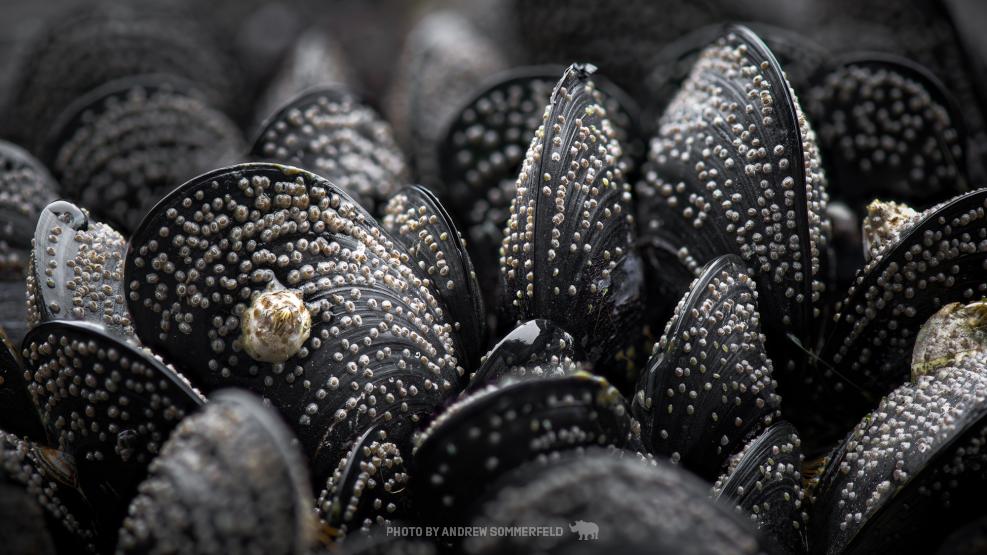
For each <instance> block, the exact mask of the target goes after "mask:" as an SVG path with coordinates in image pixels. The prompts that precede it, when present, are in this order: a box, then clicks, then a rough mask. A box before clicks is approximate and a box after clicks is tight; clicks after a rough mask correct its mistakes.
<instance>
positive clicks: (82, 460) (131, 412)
mask: <svg viewBox="0 0 987 555" xmlns="http://www.w3.org/2000/svg"><path fill="white" fill-rule="evenodd" d="M22 354H23V358H24V363H25V366H26V368H27V370H28V377H29V378H30V379H29V382H28V388H29V390H30V392H31V395H32V397H33V399H34V403H35V404H36V405H37V406H38V408H39V410H40V412H41V419H42V422H43V423H44V426H45V429H46V431H47V435H48V440H49V441H48V443H49V445H51V446H53V447H55V448H57V449H59V450H60V451H64V452H66V453H68V454H69V455H71V456H72V457H73V458H74V459H75V462H76V465H77V468H78V476H79V483H80V484H81V489H82V490H83V492H85V495H86V498H87V499H89V501H90V502H91V503H92V504H93V508H94V509H95V511H96V515H97V518H98V519H99V521H100V524H101V533H105V534H106V535H107V537H113V536H114V535H115V534H116V528H117V526H119V523H120V520H121V519H122V518H123V514H122V513H123V512H124V511H125V510H126V509H125V504H126V502H127V501H128V500H129V499H130V498H131V497H132V496H133V494H134V493H135V491H136V489H137V485H138V483H139V482H140V481H141V480H142V479H143V478H144V475H145V473H146V471H147V465H148V464H149V463H150V462H151V459H152V458H153V457H155V456H156V455H157V454H158V452H159V451H160V448H161V445H162V444H163V443H164V442H165V440H166V439H167V438H168V434H169V433H170V432H171V430H172V429H173V428H174V427H175V426H176V425H178V422H179V420H181V419H182V417H183V416H184V415H185V414H187V413H189V412H191V411H193V410H195V409H196V408H198V407H199V406H200V405H201V404H202V403H203V402H204V398H203V397H202V395H201V394H199V393H198V392H197V391H196V390H194V389H193V388H192V386H191V385H190V384H189V383H188V381H187V380H186V379H185V378H184V377H183V376H181V375H180V374H178V373H177V372H175V371H174V370H173V369H171V368H170V367H168V366H165V365H164V364H163V363H162V362H160V361H159V360H158V359H157V358H155V357H153V356H152V355H150V354H149V353H148V352H146V351H144V350H142V349H140V348H139V347H136V346H135V345H134V344H133V343H130V342H127V341H124V340H121V339H119V338H117V336H116V334H114V333H113V332H110V331H108V330H107V329H106V328H104V327H103V326H101V325H98V324H93V323H90V322H68V321H53V322H45V323H42V324H40V325H38V326H35V327H34V328H33V329H31V331H30V332H28V335H27V337H26V338H25V339H24V347H23V353H22Z"/></svg>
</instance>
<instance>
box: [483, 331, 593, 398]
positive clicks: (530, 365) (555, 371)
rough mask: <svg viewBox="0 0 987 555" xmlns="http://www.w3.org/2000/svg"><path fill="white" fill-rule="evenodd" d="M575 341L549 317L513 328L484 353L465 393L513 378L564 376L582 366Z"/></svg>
mask: <svg viewBox="0 0 987 555" xmlns="http://www.w3.org/2000/svg"><path fill="white" fill-rule="evenodd" d="M575 345H576V340H575V339H573V338H572V336H571V335H569V334H568V333H567V332H566V331H565V330H564V329H562V328H560V327H558V326H557V325H555V324H553V323H552V322H551V321H550V320H530V321H528V322H525V323H523V324H520V325H519V326H518V327H516V328H514V329H513V330H511V332H510V333H508V334H507V335H505V336H504V338H503V339H501V340H500V341H499V342H497V344H496V345H494V347H493V348H492V349H490V351H489V352H488V353H487V354H486V355H484V356H483V358H482V359H481V361H480V366H479V368H477V369H476V371H475V372H473V373H472V374H471V375H470V383H469V385H468V386H467V387H466V390H465V391H464V394H468V393H472V392H474V391H479V390H481V389H483V388H484V387H486V386H488V385H493V384H496V383H498V382H501V381H505V380H510V379H525V378H543V377H551V376H564V375H568V374H573V373H575V371H576V370H578V369H579V365H578V364H577V363H576V360H577V356H576V349H575Z"/></svg>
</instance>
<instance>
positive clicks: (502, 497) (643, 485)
mask: <svg viewBox="0 0 987 555" xmlns="http://www.w3.org/2000/svg"><path fill="white" fill-rule="evenodd" d="M498 486H499V487H497V489H496V491H495V493H494V495H492V496H490V497H489V498H488V500H486V501H485V502H483V503H482V506H481V507H480V508H479V510H478V511H476V512H477V516H476V517H475V518H474V519H473V522H472V524H473V525H474V526H481V527H486V529H487V530H491V529H504V530H506V529H512V528H513V527H530V526H537V527H540V528H539V529H540V530H541V533H540V534H537V535H535V536H534V537H521V536H512V535H508V534H496V535H495V534H489V535H488V536H487V537H474V538H466V539H465V540H464V541H463V545H464V552H465V553H468V554H471V555H481V554H483V555H485V554H491V555H492V554H495V553H496V554H499V553H532V552H537V553H546V554H548V553H551V554H555V553H559V554H561V553H565V554H573V553H574V554H590V553H601V552H611V551H612V552H615V553H628V554H642V555H643V554H645V553H684V554H690V555H700V554H714V553H715V554H726V553H731V554H734V553H737V554H739V553H751V554H753V553H763V552H764V551H765V548H764V547H763V546H764V543H763V542H761V541H760V540H759V538H758V537H757V534H756V533H755V531H754V530H753V528H752V527H751V526H750V525H749V524H748V523H747V522H745V521H744V519H743V518H742V517H741V516H740V515H737V514H736V513H735V512H734V511H731V510H730V508H729V506H727V505H726V504H720V503H714V502H711V501H710V500H709V499H707V498H706V492H707V491H708V485H707V484H705V483H704V482H703V481H702V480H699V479H698V478H696V477H695V476H693V475H691V474H689V473H688V472H686V471H685V470H683V469H682V468H680V467H677V466H675V465H672V464H669V463H667V462H666V461H663V460H657V461H655V460H650V461H649V460H643V459H642V458H640V457H639V456H637V455H634V454H630V453H613V452H608V451H606V450H603V449H600V448H593V449H586V450H585V451H576V452H571V453H568V454H563V455H562V456H561V457H558V458H550V459H547V460H543V461H538V462H536V463H530V464H528V465H526V466H523V467H521V468H519V469H518V470H516V471H515V472H514V473H513V474H512V475H510V476H508V477H507V478H505V479H503V480H502V481H501V482H499V483H498ZM501 527H502V528H501ZM481 529H482V528H481Z"/></svg>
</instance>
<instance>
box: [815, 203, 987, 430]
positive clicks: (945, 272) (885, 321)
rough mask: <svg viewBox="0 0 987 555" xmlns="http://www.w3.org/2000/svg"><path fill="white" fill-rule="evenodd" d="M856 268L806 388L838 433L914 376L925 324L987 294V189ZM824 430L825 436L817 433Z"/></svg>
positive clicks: (943, 207)
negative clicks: (912, 365) (943, 310)
mask: <svg viewBox="0 0 987 555" xmlns="http://www.w3.org/2000/svg"><path fill="white" fill-rule="evenodd" d="M896 235H897V237H898V238H897V240H896V241H895V242H893V243H891V244H888V245H887V246H885V247H884V248H883V249H881V250H880V251H879V252H877V253H875V257H874V258H872V259H871V260H870V262H868V263H867V265H866V266H864V267H863V268H862V269H860V270H859V271H858V272H857V276H856V278H855V280H854V284H853V286H851V287H850V290H849V291H848V293H847V295H846V296H845V298H844V299H843V300H842V301H841V302H840V303H839V304H838V305H837V314H836V316H835V322H834V324H833V329H832V331H831V333H830V334H829V337H828V338H827V340H826V343H825V344H824V346H823V349H822V351H821V353H820V356H819V362H818V364H817V366H816V368H814V369H813V370H812V371H811V372H808V373H806V375H805V377H804V379H805V382H804V384H805V385H804V386H803V391H805V392H806V393H807V394H808V398H807V400H806V403H807V405H808V406H812V407H827V411H826V416H825V417H823V415H822V414H821V413H819V412H818V411H807V412H806V413H805V414H806V415H812V414H813V413H815V416H816V419H815V421H816V422H820V423H824V424H825V425H826V427H828V428H829V431H828V432H823V431H820V434H823V433H825V434H828V435H829V436H830V437H835V436H837V435H839V434H843V433H845V431H846V430H847V429H849V427H850V425H851V424H852V423H853V421H854V420H856V419H858V418H860V416H862V415H863V414H864V413H865V412H866V411H867V409H868V407H869V406H872V405H873V403H874V402H876V400H877V399H879V398H880V397H881V396H883V395H885V394H887V393H889V392H890V391H891V390H892V389H894V388H895V387H896V386H897V385H899V384H901V383H902V382H904V381H905V380H907V379H908V376H909V373H910V372H909V370H910V365H909V361H910V360H911V355H912V347H913V345H914V344H915V337H916V334H917V333H918V331H919V328H920V326H921V325H922V324H923V323H924V322H925V321H926V320H927V319H928V318H929V317H930V316H932V314H934V313H935V312H936V311H937V310H939V309H940V308H941V307H942V306H944V305H946V304H948V303H951V302H969V301H972V300H974V299H977V298H979V297H981V296H983V295H984V294H987V283H985V282H984V279H983V276H984V270H985V268H987V189H981V190H978V191H973V192H970V193H966V194H964V195H961V196H959V197H956V198H954V199H952V200H950V201H948V202H944V203H942V204H940V205H938V206H935V207H933V208H930V209H928V210H926V211H925V212H923V213H922V214H921V215H920V217H919V218H918V219H917V221H914V222H913V223H912V224H911V225H910V226H907V227H906V228H905V229H902V230H899V231H897V232H896ZM818 437H822V436H818Z"/></svg>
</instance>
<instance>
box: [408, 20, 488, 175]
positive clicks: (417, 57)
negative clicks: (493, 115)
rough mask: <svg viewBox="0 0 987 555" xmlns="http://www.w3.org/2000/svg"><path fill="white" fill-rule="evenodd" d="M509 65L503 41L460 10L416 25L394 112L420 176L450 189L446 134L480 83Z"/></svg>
mask: <svg viewBox="0 0 987 555" xmlns="http://www.w3.org/2000/svg"><path fill="white" fill-rule="evenodd" d="M506 68H507V62H506V60H505V59H504V55H503V54H502V53H501V51H500V49H499V47H498V45H497V44H495V43H494V42H493V41H491V40H489V39H487V38H486V37H484V36H483V35H482V34H481V33H479V32H477V30H476V29H474V28H473V25H472V24H471V23H470V22H469V20H467V19H466V18H464V17H463V16H462V15H459V14H457V13H455V12H451V11H437V12H432V13H430V14H428V15H426V16H425V17H423V18H422V19H421V20H420V21H419V22H418V23H417V24H416V25H415V27H414V28H413V29H412V30H411V32H410V33H409V34H408V37H407V38H406V39H405V45H404V50H403V52H402V54H401V60H400V62H399V65H398V70H397V75H396V76H395V77H394V79H393V83H392V89H391V91H390V93H389V98H388V116H389V119H390V121H391V122H393V124H394V129H395V131H396V132H397V136H398V139H399V140H400V142H401V143H402V144H403V145H404V146H405V149H406V150H407V151H408V152H409V153H410V156H411V163H412V166H413V167H414V173H415V177H416V181H418V182H419V183H422V184H423V185H426V186H428V187H430V188H432V190H434V191H436V192H437V193H439V194H444V193H445V191H444V190H443V189H442V188H441V186H442V183H441V179H440V175H439V168H438V166H437V164H438V161H439V158H438V155H437V152H438V148H439V143H440V142H441V141H442V138H443V134H444V133H445V130H446V128H447V127H448V126H449V124H450V122H451V121H452V120H453V118H455V117H456V114H457V110H458V108H459V107H460V106H462V104H463V102H464V101H465V100H466V99H467V98H469V96H470V95H472V94H473V93H474V92H475V90H476V88H477V87H479V86H480V85H481V84H482V83H483V82H484V81H485V80H486V79H487V77H488V76H490V75H492V74H495V73H497V72H499V71H501V70H504V69H506Z"/></svg>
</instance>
